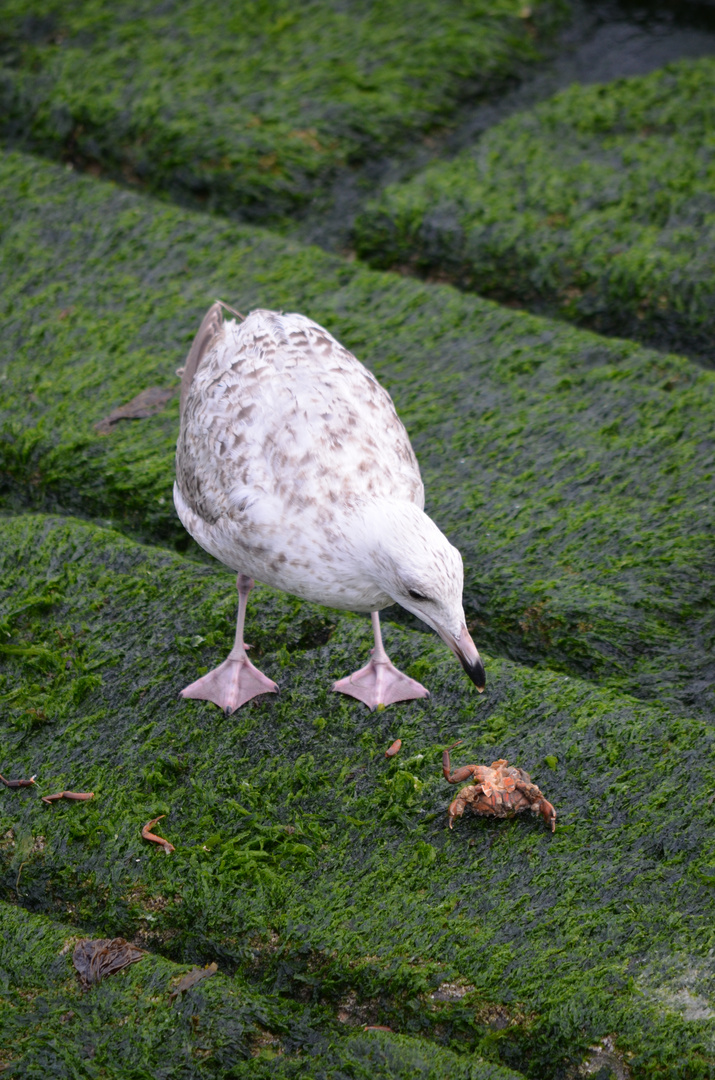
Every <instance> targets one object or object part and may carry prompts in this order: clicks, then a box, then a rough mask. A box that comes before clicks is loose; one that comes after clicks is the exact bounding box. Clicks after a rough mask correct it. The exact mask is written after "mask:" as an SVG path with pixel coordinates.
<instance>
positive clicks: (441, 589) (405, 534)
mask: <svg viewBox="0 0 715 1080" xmlns="http://www.w3.org/2000/svg"><path fill="white" fill-rule="evenodd" d="M364 527H365V533H364V534H363V536H364V543H365V553H366V555H367V556H368V558H369V569H370V572H371V573H372V574H373V575H374V577H375V580H376V583H377V584H379V586H380V587H381V588H382V589H383V590H384V591H385V592H386V593H387V595H388V596H390V597H391V598H392V599H393V600H394V601H395V603H397V604H400V606H401V607H403V608H405V609H406V610H407V611H411V612H412V614H413V615H416V616H417V618H418V619H421V620H422V621H423V622H425V623H427V625H428V626H431V627H432V629H433V630H435V631H436V632H437V633H438V634H439V636H440V637H441V638H442V640H443V641H444V642H445V644H446V645H448V646H449V648H450V649H451V650H452V652H453V653H454V655H455V656H456V657H457V659H458V660H459V662H460V664H461V665H462V667H463V668H464V670H465V671H466V673H467V675H468V676H469V678H470V679H471V680H472V682H473V683H474V685H475V686H476V688H477V690H479V691H480V693H481V691H482V690H484V686H485V681H486V676H485V672H484V664H483V663H482V660H481V657H480V656H479V653H478V652H477V647H476V645H475V644H474V642H473V641H472V638H471V636H470V633H469V631H468V630H467V624H466V620H465V617H464V608H463V607H462V588H463V585H464V570H463V567H462V556H461V555H460V554H459V552H458V551H457V549H456V548H455V547H453V546H452V544H450V542H449V540H448V539H447V537H446V536H445V535H444V533H442V532H440V530H439V529H438V528H437V526H436V525H435V523H434V522H433V521H432V519H431V518H429V517H428V516H427V514H425V512H424V511H423V510H420V508H419V507H418V506H416V505H415V503H411V502H388V501H387V500H385V501H380V503H379V504H376V505H374V506H373V507H371V508H370V510H369V511H368V513H367V514H366V517H365V520H364ZM361 532H362V530H361ZM365 568H366V569H367V568H368V567H367V566H366V567H365Z"/></svg>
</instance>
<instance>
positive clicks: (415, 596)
mask: <svg viewBox="0 0 715 1080" xmlns="http://www.w3.org/2000/svg"><path fill="white" fill-rule="evenodd" d="M407 591H408V593H409V594H410V596H411V597H412V599H413V600H426V599H427V597H426V596H423V595H422V593H421V592H417V589H408V590H407Z"/></svg>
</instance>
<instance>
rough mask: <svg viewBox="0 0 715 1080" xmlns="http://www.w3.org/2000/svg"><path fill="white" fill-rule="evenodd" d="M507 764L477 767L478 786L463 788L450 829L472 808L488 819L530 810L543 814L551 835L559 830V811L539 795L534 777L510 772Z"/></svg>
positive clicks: (453, 807) (451, 813)
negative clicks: (456, 820)
mask: <svg viewBox="0 0 715 1080" xmlns="http://www.w3.org/2000/svg"><path fill="white" fill-rule="evenodd" d="M508 764H509V763H508V762H507V761H504V760H500V761H494V762H492V765H491V767H490V768H487V766H485V765H481V766H477V767H475V771H474V775H475V778H477V779H479V783H478V784H470V785H469V786H468V787H464V788H462V790H461V791H460V792H459V794H458V795H457V798H456V799H455V800H454V802H452V804H451V805H450V807H449V827H450V829H451V828H452V827H453V826H454V819H455V818H457V817H461V816H462V814H463V813H464V811H465V810H466V808H467V807H468V806H469V807H471V809H472V810H473V811H474V813H475V814H486V815H488V816H489V817H498V818H506V817H513V816H514V815H515V814H520V813H521V811H522V810H531V812H532V813H534V814H541V816H542V817H543V819H544V821H545V823H546V824H547V825H549V826H550V828H551V831H552V832H554V830H555V829H556V811H555V810H554V808H553V806H552V805H551V803H550V802H548V800H547V799H545V798H544V796H543V795H542V794H541V792H540V791H539V789H538V787H537V786H536V784H532V783H531V777H530V776H529V774H528V773H527V772H524V770H523V769H517V768H514V767H512V768H509V767H508Z"/></svg>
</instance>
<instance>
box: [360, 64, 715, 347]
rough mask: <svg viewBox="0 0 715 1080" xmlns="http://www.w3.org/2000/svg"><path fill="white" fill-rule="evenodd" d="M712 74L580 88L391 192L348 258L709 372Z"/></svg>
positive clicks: (687, 72)
mask: <svg viewBox="0 0 715 1080" xmlns="http://www.w3.org/2000/svg"><path fill="white" fill-rule="evenodd" d="M714 103H715V61H714V60H713V59H711V58H707V59H702V60H698V61H681V62H679V63H674V64H670V65H668V66H667V67H665V68H663V69H662V70H660V71H657V72H654V73H653V74H650V75H646V76H641V77H638V78H630V79H619V80H617V81H615V82H613V83H609V84H607V85H604V86H578V85H574V86H572V87H570V88H569V89H567V90H565V91H563V92H562V93H560V94H558V95H556V97H554V98H553V99H552V100H550V101H547V102H544V103H543V104H540V105H538V106H537V107H536V108H534V109H533V110H532V111H530V112H525V113H523V114H520V115H518V116H513V117H511V118H509V119H507V120H505V121H503V122H502V123H500V124H498V125H497V126H496V127H494V128H492V129H491V130H490V131H489V132H487V133H486V134H485V135H484V136H483V137H482V138H481V139H480V140H479V141H478V142H477V143H476V145H475V146H474V147H471V148H470V149H468V150H465V151H463V152H462V153H460V154H459V155H458V156H457V157H456V158H455V159H454V160H453V161H448V162H445V161H443V162H438V163H436V164H433V165H431V166H429V167H428V168H427V169H425V170H424V171H423V172H422V173H420V174H418V175H417V176H415V177H414V178H413V179H411V180H410V181H408V182H406V183H404V184H401V185H395V186H392V187H390V188H388V189H387V190H386V191H385V192H384V193H383V194H382V195H381V197H380V198H378V199H377V200H375V201H374V202H373V203H372V204H370V205H369V206H368V207H367V208H366V209H365V211H364V213H363V214H362V215H361V217H360V218H359V219H358V222H357V226H356V246H357V250H358V253H359V254H360V255H361V256H363V257H364V258H366V259H367V260H368V261H370V263H371V264H372V265H374V266H377V267H382V268H385V267H391V266H404V267H409V268H410V269H411V270H413V271H416V272H418V273H420V274H431V275H437V276H438V277H439V278H440V279H441V280H450V281H453V282H455V283H457V284H459V285H460V287H462V288H465V289H472V290H475V291H477V292H480V293H482V294H484V295H488V296H492V297H494V298H496V299H500V300H507V301H511V302H514V301H518V302H519V303H521V304H524V305H528V306H529V307H530V308H531V309H532V310H534V309H535V308H537V309H541V310H547V311H550V312H552V313H556V314H558V315H559V316H560V317H562V318H566V319H569V320H573V321H575V322H578V323H581V324H585V325H587V326H590V327H592V328H594V329H597V330H600V331H603V332H606V333H617V334H622V335H625V336H629V337H633V338H636V339H639V340H646V341H651V342H656V343H658V344H663V343H665V344H666V345H667V347H668V348H669V349H672V348H675V347H678V348H682V349H684V350H685V351H691V352H693V353H695V354H697V355H699V356H700V357H701V358H702V360H703V362H704V363H706V364H708V365H711V364H712V352H713V346H714V345H715V336H714V335H713V320H712V310H713V303H714V301H715V262H714V261H713V228H714V223H715V216H714V215H715V164H714V163H715V157H714V152H715V141H714V140H713V125H714V122H715V104H714Z"/></svg>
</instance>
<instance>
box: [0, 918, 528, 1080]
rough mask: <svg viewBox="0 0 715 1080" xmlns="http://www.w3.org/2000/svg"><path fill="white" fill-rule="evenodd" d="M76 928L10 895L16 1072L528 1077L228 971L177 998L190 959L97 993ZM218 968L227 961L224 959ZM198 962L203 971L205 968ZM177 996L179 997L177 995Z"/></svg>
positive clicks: (0, 931) (3, 964)
mask: <svg viewBox="0 0 715 1080" xmlns="http://www.w3.org/2000/svg"><path fill="white" fill-rule="evenodd" d="M86 936H87V935H84V934H83V933H82V932H81V931H78V928H77V927H76V926H72V925H70V924H68V923H62V922H61V921H55V920H52V919H48V918H47V917H45V916H42V915H30V914H28V912H26V911H24V910H23V909H22V908H20V907H17V906H16V905H14V904H8V903H5V902H1V901H0V970H2V972H3V976H4V978H5V980H9V981H6V982H5V983H4V984H3V985H2V987H0V1006H1V1008H0V1069H2V1070H3V1071H4V1074H5V1076H7V1077H26V1076H35V1075H38V1074H39V1073H40V1072H41V1073H42V1074H43V1075H51V1076H52V1077H53V1080H65V1078H68V1080H69V1078H74V1077H77V1076H94V1075H96V1073H97V1070H101V1075H102V1076H103V1077H108V1078H114V1077H116V1078H117V1080H125V1078H126V1077H127V1076H157V1075H161V1076H162V1077H167V1078H173V1077H185V1076H187V1075H190V1076H192V1077H213V1076H216V1075H217V1070H219V1071H220V1075H221V1076H226V1077H231V1078H234V1080H241V1078H244V1077H246V1078H248V1077H250V1078H251V1080H255V1078H258V1080H263V1078H265V1080H268V1078H269V1077H270V1078H273V1077H276V1078H277V1080H282V1078H286V1080H287V1078H289V1077H305V1078H306V1080H310V1078H312V1077H315V1080H322V1078H323V1077H326V1076H328V1075H330V1076H342V1075H351V1076H354V1075H365V1073H364V1072H363V1071H362V1070H365V1069H369V1071H370V1075H371V1076H375V1077H379V1078H380V1080H413V1078H414V1077H415V1076H418V1077H419V1078H420V1080H440V1078H441V1077H442V1076H444V1071H443V1070H445V1069H446V1070H448V1071H449V1076H450V1077H451V1078H453V1080H523V1077H522V1076H521V1074H519V1073H516V1072H515V1071H514V1070H512V1069H508V1068H505V1067H503V1066H500V1065H498V1064H496V1063H494V1062H490V1061H485V1060H483V1059H481V1058H478V1057H476V1056H475V1055H473V1054H470V1053H462V1054H456V1053H453V1052H452V1051H450V1050H448V1049H446V1048H445V1047H443V1046H438V1045H436V1044H435V1043H434V1042H428V1041H427V1040H420V1039H417V1038H414V1037H409V1036H401V1035H397V1034H390V1033H383V1032H381V1031H376V1030H372V1031H367V1032H365V1031H363V1030H362V1029H363V1027H364V1026H366V1025H363V1024H359V1025H358V1024H357V1023H355V1024H341V1023H340V1022H337V1023H336V1020H335V1010H334V1009H333V1010H331V1009H329V1008H326V1007H325V1006H320V1005H313V1006H312V1007H311V1006H310V1005H308V1004H307V1003H305V1002H299V1001H293V1000H291V999H290V998H287V997H286V996H278V995H275V994H266V993H261V992H259V991H257V990H256V989H255V987H253V986H251V985H250V983H249V982H247V980H246V979H245V978H242V977H240V976H238V977H236V976H235V975H234V973H233V972H232V971H222V970H221V969H220V968H219V970H218V972H217V974H216V976H215V977H213V978H212V979H210V980H209V981H208V982H207V981H205V980H202V981H201V983H200V985H199V986H198V987H193V988H190V989H189V990H187V991H184V992H183V993H182V994H179V993H177V991H178V990H179V988H180V987H181V986H182V982H183V981H184V980H182V979H181V976H182V975H184V976H185V972H186V971H187V967H188V965H186V964H184V965H177V964H175V963H172V962H171V961H169V960H166V959H164V958H163V957H162V956H160V955H158V954H152V953H150V952H146V954H145V955H144V957H143V958H142V959H141V960H140V962H139V963H137V964H136V966H134V967H132V968H131V969H129V970H125V971H123V972H121V973H119V974H117V975H114V976H110V977H108V978H105V979H103V980H102V982H101V984H99V985H93V986H91V987H90V988H89V990H88V991H84V990H82V989H81V987H80V983H79V981H78V979H77V974H76V972H75V969H74V966H73V962H72V960H73V955H74V953H75V950H76V948H77V943H78V939H82V938H83V937H86ZM213 967H214V968H216V967H217V965H216V963H215V962H214V964H213ZM195 970H196V969H194V971H195ZM177 998H178V1000H176V999H177Z"/></svg>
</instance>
